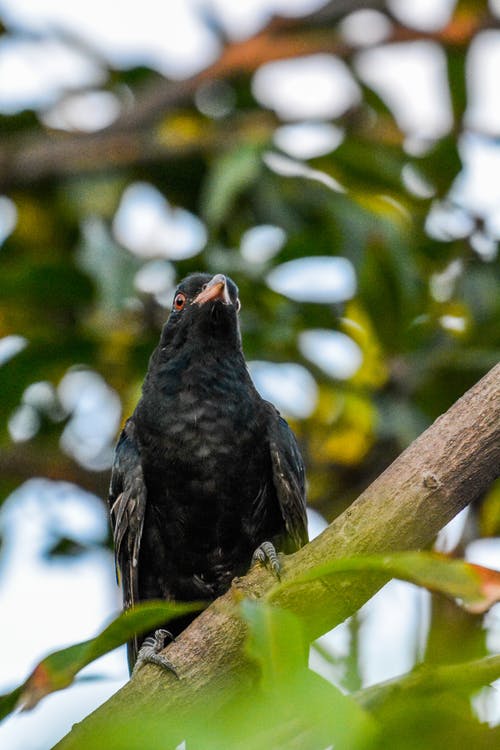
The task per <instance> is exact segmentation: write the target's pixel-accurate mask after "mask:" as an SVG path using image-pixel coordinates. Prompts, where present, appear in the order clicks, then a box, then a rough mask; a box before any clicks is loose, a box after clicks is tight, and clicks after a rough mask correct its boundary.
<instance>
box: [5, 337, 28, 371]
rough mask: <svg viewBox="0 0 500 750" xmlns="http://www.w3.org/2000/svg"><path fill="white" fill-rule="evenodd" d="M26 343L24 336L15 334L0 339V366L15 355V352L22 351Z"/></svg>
mask: <svg viewBox="0 0 500 750" xmlns="http://www.w3.org/2000/svg"><path fill="white" fill-rule="evenodd" d="M27 345H28V340H27V339H25V338H24V336H17V335H16V334H11V335H10V336H4V337H3V338H1V339H0V367H1V366H2V365H4V364H5V363H6V362H8V361H9V359H12V357H15V356H16V354H19V352H22V350H23V349H25V348H26V346H27Z"/></svg>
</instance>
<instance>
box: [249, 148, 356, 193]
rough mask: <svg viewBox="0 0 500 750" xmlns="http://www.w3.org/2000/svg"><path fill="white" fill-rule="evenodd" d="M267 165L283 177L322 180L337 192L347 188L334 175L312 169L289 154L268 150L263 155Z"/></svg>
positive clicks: (343, 191) (321, 181)
mask: <svg viewBox="0 0 500 750" xmlns="http://www.w3.org/2000/svg"><path fill="white" fill-rule="evenodd" d="M263 161H264V164H265V165H266V167H269V169H271V170H272V171H273V172H276V174H280V175H282V177H303V178H304V179H306V180H314V181H315V182H320V183H321V184H322V185H324V186H325V187H327V188H328V189H329V190H333V191H334V192H335V193H345V188H344V186H343V185H341V184H340V182H338V181H337V180H336V179H335V178H334V177H332V176H331V175H329V174H326V172H321V171H320V170H319V169H312V168H311V167H308V166H307V164H303V163H302V162H300V161H296V160H295V159H291V158H290V157H289V156H283V155H282V154H277V153H274V152H273V151H267V152H266V153H265V154H264V156H263Z"/></svg>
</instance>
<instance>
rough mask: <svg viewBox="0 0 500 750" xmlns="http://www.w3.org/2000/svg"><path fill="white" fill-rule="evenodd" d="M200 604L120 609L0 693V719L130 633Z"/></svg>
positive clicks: (31, 703)
mask: <svg viewBox="0 0 500 750" xmlns="http://www.w3.org/2000/svg"><path fill="white" fill-rule="evenodd" d="M202 607H203V605H201V604H196V603H193V604H177V603H174V602H155V601H148V602H145V603H143V604H139V605H137V606H136V607H134V608H133V609H129V610H127V611H126V612H122V614H121V615H119V616H118V617H117V618H116V619H115V620H113V621H112V622H111V623H110V624H109V625H108V626H107V627H106V628H105V629H104V630H102V631H101V633H99V635H97V636H96V637H95V638H91V639H90V640H88V641H83V642H82V643H76V644H74V645H73V646H68V647H67V648H63V649H61V650H60V651H54V652H53V653H52V654H49V656H46V657H45V659H43V660H42V661H41V662H40V663H39V664H38V665H37V666H36V667H35V669H34V670H33V672H32V673H31V675H30V676H29V677H28V679H27V680H26V681H25V682H24V683H23V684H22V685H21V686H20V687H18V688H16V689H15V690H13V691H12V692H11V693H9V694H7V695H3V696H0V719H2V718H4V717H5V716H7V715H8V714H9V713H10V712H11V711H12V710H13V708H14V707H15V705H16V704H17V703H20V704H21V705H22V707H23V709H30V708H34V707H35V706H36V705H37V703H38V702H39V701H40V700H42V698H44V697H45V696H46V695H49V693H53V692H54V691H56V690H62V689H63V688H66V687H68V686H69V685H71V683H72V682H73V680H74V678H75V676H76V675H77V674H78V672H79V671H80V670H81V669H83V667H86V666H87V665H88V664H90V663H91V662H93V661H95V660H96V659H98V658H99V657H101V656H103V655H104V654H107V653H109V652H110V651H113V650H114V649H115V648H117V647H118V646H121V645H122V644H123V643H126V642H127V641H128V640H130V638H131V637H132V636H133V635H135V634H137V633H144V632H147V631H148V630H151V629H153V628H155V627H157V626H159V625H161V624H162V623H164V622H168V620H170V619H172V618H173V617H177V616H178V615H182V614H186V613H187V612H197V611H198V610H200V609H202Z"/></svg>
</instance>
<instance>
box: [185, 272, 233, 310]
mask: <svg viewBox="0 0 500 750" xmlns="http://www.w3.org/2000/svg"><path fill="white" fill-rule="evenodd" d="M216 299H220V300H221V301H222V302H223V303H224V304H225V305H230V304H231V298H230V296H229V292H228V291H227V284H226V277H225V276H224V274H222V273H218V274H216V275H215V276H214V277H213V279H210V281H209V282H208V284H207V285H206V287H205V289H203V290H202V291H201V292H200V293H199V294H198V295H197V296H196V297H195V298H194V300H193V302H192V304H193V305H194V303H195V302H196V304H197V305H204V304H205V302H210V301H211V300H216Z"/></svg>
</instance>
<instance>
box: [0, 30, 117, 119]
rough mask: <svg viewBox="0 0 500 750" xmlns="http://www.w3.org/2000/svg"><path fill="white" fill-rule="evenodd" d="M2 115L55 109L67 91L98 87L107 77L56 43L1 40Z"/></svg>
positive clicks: (74, 52) (0, 108) (0, 104)
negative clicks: (78, 87)
mask: <svg viewBox="0 0 500 750" xmlns="http://www.w3.org/2000/svg"><path fill="white" fill-rule="evenodd" d="M0 72H1V73H0V111H2V112H6V113H11V112H16V111H17V110H19V109H24V108H27V107H31V108H39V107H47V106H50V105H52V104H53V103H54V102H55V101H56V100H57V99H58V98H59V97H60V96H61V95H62V94H63V93H64V91H66V90H67V89H71V88H75V87H77V86H95V85H99V84H100V83H102V82H103V81H104V79H105V73H104V71H103V70H102V68H101V67H100V65H98V64H97V63H95V62H92V61H91V60H90V59H89V58H87V57H86V56H85V55H83V54H82V53H81V52H78V50H77V49H75V48H73V47H69V46H68V45H66V44H63V43H62V42H58V41H55V40H45V41H41V42H38V41H26V40H19V39H11V38H7V37H2V38H1V39H0Z"/></svg>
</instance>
